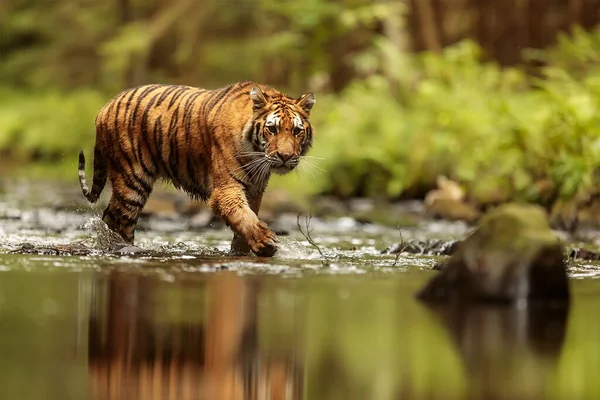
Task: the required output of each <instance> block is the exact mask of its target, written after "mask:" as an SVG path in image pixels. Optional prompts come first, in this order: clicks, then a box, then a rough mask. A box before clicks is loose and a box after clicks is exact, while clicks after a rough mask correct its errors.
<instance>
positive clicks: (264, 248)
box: [246, 221, 277, 257]
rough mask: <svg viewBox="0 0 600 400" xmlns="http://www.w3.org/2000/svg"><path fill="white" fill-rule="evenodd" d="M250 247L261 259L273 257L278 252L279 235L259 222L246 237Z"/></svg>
mask: <svg viewBox="0 0 600 400" xmlns="http://www.w3.org/2000/svg"><path fill="white" fill-rule="evenodd" d="M246 241H247V243H248V246H250V249H251V250H252V252H253V253H254V254H256V255H257V256H259V257H273V256H274V255H275V252H277V235H275V233H274V232H273V231H272V230H271V229H269V227H268V226H267V224H265V223H264V222H262V221H259V222H258V223H257V224H256V225H255V226H254V228H253V229H252V231H250V233H249V235H248V236H247V237H246Z"/></svg>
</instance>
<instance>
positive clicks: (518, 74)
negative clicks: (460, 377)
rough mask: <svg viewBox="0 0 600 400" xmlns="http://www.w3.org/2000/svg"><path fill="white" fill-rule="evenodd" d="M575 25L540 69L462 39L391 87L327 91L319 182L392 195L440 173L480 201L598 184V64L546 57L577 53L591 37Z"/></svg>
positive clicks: (376, 80) (563, 193)
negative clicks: (489, 54)
mask: <svg viewBox="0 0 600 400" xmlns="http://www.w3.org/2000/svg"><path fill="white" fill-rule="evenodd" d="M581 35H583V33H581V32H579V33H577V35H576V37H575V39H573V42H566V39H565V38H563V39H561V43H560V44H559V46H558V47H557V48H556V49H551V50H550V51H548V65H547V66H546V67H545V68H543V69H542V70H541V75H542V77H541V78H538V79H529V78H528V76H527V75H526V74H525V73H524V72H523V71H521V70H518V69H513V68H504V69H502V68H500V67H499V66H498V65H496V64H493V63H486V62H482V60H481V58H482V54H481V49H480V48H479V47H478V46H477V45H476V44H475V43H473V42H471V41H468V40H467V41H463V42H461V43H458V44H457V45H455V46H452V47H449V48H446V49H445V50H444V51H443V52H442V54H439V55H437V54H429V53H425V54H422V55H418V56H415V57H414V59H413V60H412V62H411V64H412V67H411V68H410V69H406V70H404V71H403V73H404V74H405V76H404V77H403V79H402V81H401V82H400V83H398V84H397V85H395V86H394V85H392V84H390V82H389V80H388V79H386V78H384V77H383V76H378V75H376V76H371V77H369V78H368V79H365V80H362V81H360V82H355V83H353V84H352V85H350V86H349V87H348V88H347V89H346V90H344V91H343V92H342V93H341V95H340V96H337V97H334V98H329V99H328V100H327V104H325V105H324V104H323V103H324V102H323V101H322V102H321V104H320V107H316V108H315V109H317V108H318V109H319V114H316V118H317V122H316V123H317V126H318V127H319V133H320V134H319V136H318V142H317V143H318V148H319V151H318V152H319V153H320V155H322V156H324V157H326V159H327V160H326V162H325V164H326V167H325V168H326V169H327V170H328V171H330V172H329V173H328V176H327V180H326V182H325V183H324V184H323V188H324V190H325V191H327V192H331V193H334V194H337V195H341V196H350V195H357V194H358V195H367V196H377V195H385V196H386V197H397V196H400V195H402V194H403V193H405V192H406V191H407V190H408V191H411V190H415V189H420V188H428V187H431V186H432V185H434V180H435V177H436V176H437V175H440V174H443V175H446V176H449V177H450V178H452V179H456V180H458V181H460V182H462V183H463V184H464V186H465V187H466V189H467V192H468V193H469V194H470V195H471V197H473V198H474V199H475V200H477V201H479V202H483V203H486V202H494V201H502V200H507V199H509V198H514V199H518V200H526V201H544V200H545V199H546V198H548V197H551V198H555V197H560V198H571V197H573V196H575V195H576V194H578V193H580V192H581V191H584V192H585V191H590V190H593V176H594V169H595V166H596V165H598V162H599V161H600V153H599V152H600V112H599V111H600V109H599V106H600V103H599V101H600V91H599V88H600V69H598V68H597V67H596V68H591V67H589V68H588V71H587V72H586V73H584V74H582V75H581V76H580V77H579V78H576V77H575V76H574V73H572V72H571V71H570V70H568V69H565V68H563V67H559V66H554V65H553V64H552V61H553V59H554V57H556V58H558V59H560V60H563V59H565V58H566V57H567V56H565V57H562V58H561V55H562V53H561V52H560V51H559V50H560V49H562V48H567V49H569V52H571V53H572V52H574V51H573V50H572V49H573V48H574V47H575V48H577V47H576V45H577V43H579V42H583V43H585V44H587V43H588V41H586V40H583V39H582V38H581ZM597 36H598V33H597V32H594V33H592V34H590V37H597ZM591 48H596V49H600V46H595V47H594V46H591ZM586 49H587V48H586ZM586 51H587V50H586ZM590 51H591V50H590ZM596 51H599V50H596ZM550 56H552V57H550ZM592 56H593V55H591V56H590V57H592ZM568 57H571V56H570V55H568ZM580 58H581V59H583V58H585V57H583V56H581V57H580ZM559 64H561V65H562V61H561V63H559ZM577 72H578V73H581V69H579V68H578V69H577ZM542 183H548V184H549V185H542Z"/></svg>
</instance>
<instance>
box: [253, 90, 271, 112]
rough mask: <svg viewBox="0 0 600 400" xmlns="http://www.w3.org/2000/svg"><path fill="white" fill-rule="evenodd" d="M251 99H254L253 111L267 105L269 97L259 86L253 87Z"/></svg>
mask: <svg viewBox="0 0 600 400" xmlns="http://www.w3.org/2000/svg"><path fill="white" fill-rule="evenodd" d="M250 97H251V98H252V109H253V110H260V109H261V108H263V107H265V106H266V105H267V97H266V96H265V93H264V92H263V91H262V90H261V88H259V87H258V86H252V89H250Z"/></svg>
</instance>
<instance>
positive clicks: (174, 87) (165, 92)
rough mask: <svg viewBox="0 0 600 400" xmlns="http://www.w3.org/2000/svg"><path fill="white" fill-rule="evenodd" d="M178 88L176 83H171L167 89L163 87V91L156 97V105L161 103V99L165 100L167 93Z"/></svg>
mask: <svg viewBox="0 0 600 400" xmlns="http://www.w3.org/2000/svg"><path fill="white" fill-rule="evenodd" d="M178 88H179V86H177V85H172V86H169V87H168V88H167V89H165V91H164V92H163V93H162V95H161V96H160V98H159V99H158V101H157V102H156V106H157V107H158V106H160V105H161V104H162V102H163V101H165V99H166V98H167V97H169V95H170V94H171V93H173V92H174V91H175V90H177V89H178Z"/></svg>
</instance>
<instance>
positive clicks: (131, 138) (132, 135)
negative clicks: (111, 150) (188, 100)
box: [127, 85, 159, 177]
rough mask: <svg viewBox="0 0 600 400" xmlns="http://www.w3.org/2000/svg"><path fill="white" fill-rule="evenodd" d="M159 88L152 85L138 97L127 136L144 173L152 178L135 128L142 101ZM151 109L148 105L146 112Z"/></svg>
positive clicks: (128, 125)
mask: <svg viewBox="0 0 600 400" xmlns="http://www.w3.org/2000/svg"><path fill="white" fill-rule="evenodd" d="M157 86H159V85H150V86H149V87H147V88H146V89H144V91H143V92H142V93H141V94H140V95H139V96H138V97H137V99H136V104H135V108H134V109H133V113H132V114H131V117H130V118H129V123H128V124H127V136H128V138H129V143H130V144H131V148H132V152H133V153H134V154H135V156H136V161H137V162H138V163H139V165H140V166H141V167H142V170H143V171H144V173H145V174H146V175H149V176H150V177H152V176H153V172H152V170H151V169H150V168H149V167H148V166H147V165H146V164H144V160H143V159H142V157H141V154H140V151H141V146H140V138H138V140H137V143H136V140H135V137H136V136H139V134H138V135H136V133H137V132H136V129H135V128H136V119H137V113H138V110H139V108H140V105H141V104H142V101H143V100H144V99H145V98H146V97H147V96H149V95H150V94H151V93H152V92H153V91H154V90H156V89H157ZM149 108H151V105H150V104H148V105H146V110H147V109H149Z"/></svg>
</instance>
